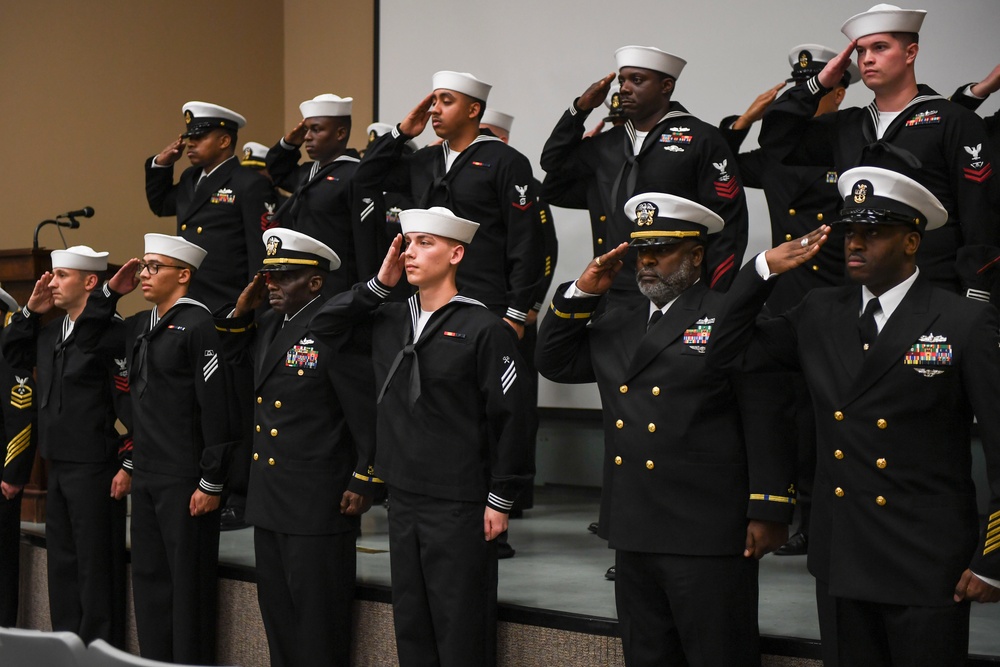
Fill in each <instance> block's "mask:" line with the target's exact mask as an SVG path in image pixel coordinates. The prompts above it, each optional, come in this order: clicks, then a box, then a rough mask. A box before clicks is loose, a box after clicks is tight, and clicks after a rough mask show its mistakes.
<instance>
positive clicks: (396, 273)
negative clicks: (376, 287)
mask: <svg viewBox="0 0 1000 667" xmlns="http://www.w3.org/2000/svg"><path fill="white" fill-rule="evenodd" d="M402 248H403V235H402V234H396V238H394V239H393V240H392V243H390V244H389V251H388V252H386V253H385V259H383V260H382V267H381V268H380V269H379V270H378V276H377V277H378V281H379V282H380V283H382V284H383V285H385V286H386V287H395V286H396V283H398V282H399V279H400V278H401V277H402V275H403V264H404V263H405V258H404V257H403V253H402Z"/></svg>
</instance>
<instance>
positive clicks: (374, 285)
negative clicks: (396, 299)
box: [368, 278, 389, 301]
mask: <svg viewBox="0 0 1000 667" xmlns="http://www.w3.org/2000/svg"><path fill="white" fill-rule="evenodd" d="M368 289H369V290H371V291H372V293H373V294H374V295H375V296H377V297H378V298H380V299H382V300H383V301H384V300H385V299H387V298H389V288H388V287H386V286H385V285H383V284H382V283H380V282H379V280H378V278H372V279H371V280H369V281H368Z"/></svg>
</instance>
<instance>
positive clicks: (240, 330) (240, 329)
mask: <svg viewBox="0 0 1000 667" xmlns="http://www.w3.org/2000/svg"><path fill="white" fill-rule="evenodd" d="M251 328H252V327H220V326H219V325H216V326H215V330H216V331H221V332H223V333H246V332H247V331H249V330H250V329H251Z"/></svg>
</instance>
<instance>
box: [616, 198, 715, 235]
mask: <svg viewBox="0 0 1000 667" xmlns="http://www.w3.org/2000/svg"><path fill="white" fill-rule="evenodd" d="M625 215H627V216H628V219H629V220H631V221H632V222H634V223H635V228H634V229H633V231H632V233H631V235H630V236H631V238H632V241H631V243H630V245H633V246H653V245H672V244H674V243H680V242H681V241H684V240H685V239H690V240H694V241H702V242H705V241H707V240H708V239H707V236H708V235H709V234H715V233H718V232H721V231H722V227H723V226H724V224H725V223H724V222H723V221H722V218H720V217H719V216H718V215H716V214H715V213H714V212H712V211H711V210H709V209H707V208H705V207H704V206H702V205H701V204H698V203H697V202H693V201H691V200H690V199H684V198H683V197H678V196H676V195H668V194H664V193H662V192H645V193H643V194H640V195H636V196H634V197H632V198H631V199H629V200H628V202H626V203H625Z"/></svg>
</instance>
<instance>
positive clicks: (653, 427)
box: [646, 422, 656, 433]
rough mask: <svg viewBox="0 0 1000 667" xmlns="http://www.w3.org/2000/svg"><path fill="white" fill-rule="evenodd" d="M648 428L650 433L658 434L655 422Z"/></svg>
mask: <svg viewBox="0 0 1000 667" xmlns="http://www.w3.org/2000/svg"><path fill="white" fill-rule="evenodd" d="M646 428H648V429H649V432H650V433H656V424H654V423H653V422H649V426H647V427H646Z"/></svg>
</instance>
